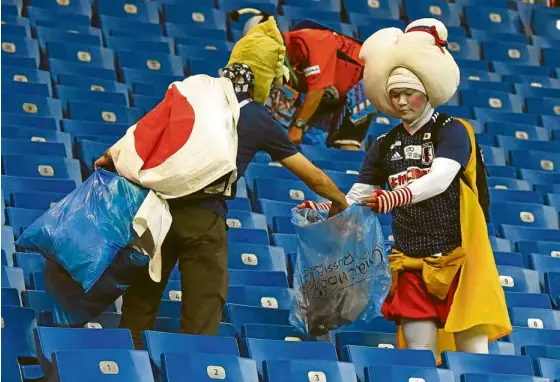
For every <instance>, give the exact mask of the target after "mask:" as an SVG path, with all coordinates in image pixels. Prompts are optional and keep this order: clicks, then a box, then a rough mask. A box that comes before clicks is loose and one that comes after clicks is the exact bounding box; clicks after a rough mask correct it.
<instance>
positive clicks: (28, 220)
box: [6, 207, 45, 237]
mask: <svg viewBox="0 0 560 382" xmlns="http://www.w3.org/2000/svg"><path fill="white" fill-rule="evenodd" d="M6 212H7V215H8V222H9V223H10V226H11V227H13V229H14V234H15V236H16V237H19V235H20V234H21V233H22V232H23V231H24V230H25V229H26V228H27V227H29V226H30V225H31V224H32V223H33V222H34V221H35V220H37V218H39V217H40V216H41V215H43V213H44V212H45V211H41V210H28V209H24V208H13V207H8V208H7V209H6Z"/></svg>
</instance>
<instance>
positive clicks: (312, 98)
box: [288, 88, 325, 144]
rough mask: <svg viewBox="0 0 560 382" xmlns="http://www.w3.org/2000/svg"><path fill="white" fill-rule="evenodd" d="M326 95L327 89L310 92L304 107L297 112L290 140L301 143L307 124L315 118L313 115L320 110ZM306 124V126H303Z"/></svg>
mask: <svg viewBox="0 0 560 382" xmlns="http://www.w3.org/2000/svg"><path fill="white" fill-rule="evenodd" d="M324 94H325V89H324V88H322V89H315V90H310V91H309V92H308V93H307V94H306V95H305V100H304V101H303V105H301V107H300V108H299V110H297V111H296V118H295V119H294V121H293V122H292V125H291V126H290V128H289V129H288V136H289V137H290V140H291V141H292V142H294V143H296V144H299V143H301V139H302V137H303V129H304V128H305V126H306V125H307V122H308V121H309V120H310V119H311V117H313V114H315V112H316V111H317V109H318V108H319V105H320V104H321V100H322V99H323V95H324ZM303 124H305V125H303Z"/></svg>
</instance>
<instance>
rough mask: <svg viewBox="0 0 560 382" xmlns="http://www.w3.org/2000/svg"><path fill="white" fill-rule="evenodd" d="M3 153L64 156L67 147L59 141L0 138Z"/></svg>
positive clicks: (66, 152) (66, 153)
mask: <svg viewBox="0 0 560 382" xmlns="http://www.w3.org/2000/svg"><path fill="white" fill-rule="evenodd" d="M2 144H3V145H5V146H4V150H2V153H3V154H5V155H40V156H53V157H66V156H67V155H68V153H69V150H68V149H69V148H67V147H66V146H65V144H64V143H61V142H41V141H40V140H39V141H32V140H27V139H10V138H2Z"/></svg>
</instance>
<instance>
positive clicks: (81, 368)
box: [52, 349, 154, 382]
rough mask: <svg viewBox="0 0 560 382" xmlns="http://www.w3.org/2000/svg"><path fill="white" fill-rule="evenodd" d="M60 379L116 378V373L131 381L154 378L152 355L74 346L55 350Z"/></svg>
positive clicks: (56, 375)
mask: <svg viewBox="0 0 560 382" xmlns="http://www.w3.org/2000/svg"><path fill="white" fill-rule="evenodd" d="M52 366H53V378H56V379H57V380H61V381H65V380H74V379H76V378H78V379H80V380H82V381H84V382H85V381H92V382H93V381H99V382H103V381H112V380H114V376H115V374H118V375H119V377H120V378H124V379H126V380H127V381H130V382H153V381H154V376H153V375H152V368H151V366H150V357H149V355H148V352H146V351H144V350H124V349H123V350H121V349H115V350H107V349H103V350H73V351H64V350H62V351H56V352H53V353H52Z"/></svg>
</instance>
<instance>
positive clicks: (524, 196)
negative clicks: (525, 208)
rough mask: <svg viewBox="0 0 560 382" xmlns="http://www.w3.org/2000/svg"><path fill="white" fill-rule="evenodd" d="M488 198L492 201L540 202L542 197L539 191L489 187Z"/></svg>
mask: <svg viewBox="0 0 560 382" xmlns="http://www.w3.org/2000/svg"><path fill="white" fill-rule="evenodd" d="M489 192H490V200H491V201H492V203H507V202H514V203H535V204H542V202H543V198H542V195H541V194H540V193H539V192H536V191H523V190H503V189H502V190H500V189H495V188H491V189H490V190H489Z"/></svg>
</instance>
